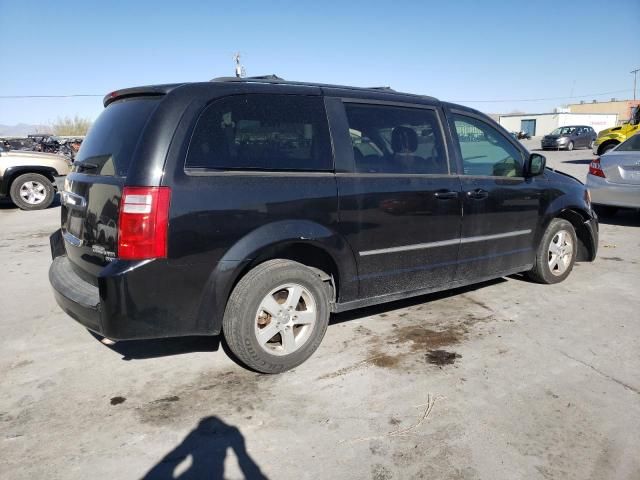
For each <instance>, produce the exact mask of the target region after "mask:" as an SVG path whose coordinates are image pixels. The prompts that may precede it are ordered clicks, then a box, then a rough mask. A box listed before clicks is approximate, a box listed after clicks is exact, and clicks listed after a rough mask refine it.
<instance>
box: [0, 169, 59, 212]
mask: <svg viewBox="0 0 640 480" xmlns="http://www.w3.org/2000/svg"><path fill="white" fill-rule="evenodd" d="M9 195H10V197H11V201H12V202H13V203H14V204H16V206H17V207H18V208H20V209H21V210H42V209H45V208H47V207H49V205H51V203H52V202H53V199H54V197H55V195H56V189H55V188H54V186H53V184H52V183H51V180H49V179H48V178H47V177H45V176H44V175H40V174H39V173H25V174H23V175H20V176H19V177H18V178H16V179H15V180H14V181H13V182H12V183H11V188H10V191H9Z"/></svg>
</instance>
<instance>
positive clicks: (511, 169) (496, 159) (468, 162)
mask: <svg viewBox="0 0 640 480" xmlns="http://www.w3.org/2000/svg"><path fill="white" fill-rule="evenodd" d="M453 120H454V124H455V127H456V133H457V135H458V143H459V145H460V153H461V155H462V167H463V173H464V175H474V176H490V177H522V175H523V164H524V159H523V158H522V154H521V153H520V151H519V150H518V149H517V148H516V147H515V146H514V145H513V144H512V143H511V142H510V141H509V140H507V138H506V137H504V136H503V135H502V134H501V133H500V132H498V130H496V129H495V128H493V127H492V126H491V125H489V124H487V123H484V122H483V121H481V120H477V119H475V118H472V117H467V116H464V115H459V114H454V115H453Z"/></svg>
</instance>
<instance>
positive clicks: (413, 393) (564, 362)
mask: <svg viewBox="0 0 640 480" xmlns="http://www.w3.org/2000/svg"><path fill="white" fill-rule="evenodd" d="M526 144H527V146H528V148H537V146H538V145H539V142H536V141H535V139H534V140H532V141H528V142H526ZM545 155H546V156H547V158H548V163H549V165H550V166H552V167H554V168H558V169H560V170H565V171H567V172H568V173H571V174H573V175H575V176H577V177H578V178H580V179H581V180H584V177H585V175H586V170H587V163H588V161H589V160H590V159H591V158H592V154H591V152H589V151H587V150H576V151H574V152H546V153H545ZM58 221H59V207H54V208H50V209H48V210H46V211H40V212H22V211H19V210H17V209H15V208H13V207H12V206H10V205H8V204H6V203H4V204H2V205H0V262H1V265H2V274H1V275H0V291H1V292H2V294H3V301H2V307H1V312H2V313H1V314H0V338H1V339H2V340H1V342H2V343H1V348H0V378H1V382H2V388H1V389H0V452H2V453H1V454H0V478H2V479H34V478H47V479H58V478H64V479H86V478H92V479H102V478H104V479H113V478H118V479H129V478H131V479H134V478H141V477H143V476H144V475H146V474H147V473H149V478H178V477H180V476H181V475H182V478H186V477H189V478H202V477H205V476H206V478H222V477H223V476H224V478H243V476H244V477H247V478H260V475H263V476H264V477H268V478H272V479H317V478H353V479H375V480H382V479H405V478H425V479H426V478H453V479H518V478H526V479H549V478H562V479H581V480H582V479H605V478H606V479H638V478H640V455H638V452H639V451H640V376H639V375H638V372H639V371H640V355H638V352H639V351H640V340H639V339H640V317H639V316H638V311H639V307H640V301H639V299H638V285H639V284H640V282H639V280H640V265H639V263H640V253H639V252H640V249H639V248H638V247H640V243H639V241H638V238H639V237H638V228H639V227H640V217H639V216H638V215H637V214H636V213H633V212H628V213H625V214H624V215H620V216H618V217H616V218H614V219H606V220H605V222H604V223H603V224H602V225H601V239H600V240H601V243H600V254H599V258H598V259H597V261H596V262H594V263H591V264H579V265H578V266H577V267H576V268H575V269H574V272H573V273H572V275H571V276H570V277H569V279H568V280H567V281H566V282H564V283H562V284H559V285H555V286H542V285H537V284H533V283H529V282H526V281H524V280H522V279H518V278H506V279H500V280H496V281H492V282H488V283H484V284H481V285H477V286H474V287H472V288H466V289H458V290H455V291H452V292H447V293H444V294H437V295H429V296H425V297H420V298H417V299H413V300H410V301H404V302H396V303H392V304H388V305H385V306H381V307H375V308H369V309H364V310H358V311H355V312H349V313H347V314H342V315H339V316H336V317H335V318H333V322H332V325H331V326H330V327H329V330H328V333H327V335H326V337H325V340H324V342H323V344H322V345H321V347H320V349H319V350H318V352H317V353H316V354H315V355H314V356H313V357H312V358H311V359H310V360H309V361H308V362H306V363H305V364H303V365H302V366H300V367H298V368H297V369H295V370H294V371H291V372H288V373H285V374H282V375H278V376H263V375H258V374H255V373H252V372H248V371H246V370H243V369H242V368H240V367H238V366H236V365H235V364H234V363H233V362H232V361H231V360H229V358H228V357H227V355H226V354H225V353H224V351H223V349H222V348H219V342H218V341H217V339H215V338H186V339H177V340H163V341H147V342H124V343H120V344H116V345H115V346H113V347H107V346H105V345H103V344H101V343H100V342H98V341H97V340H96V339H95V338H94V337H93V336H91V335H90V334H89V333H87V331H86V330H84V329H83V328H82V327H80V326H79V325H78V324H76V323H75V322H74V321H72V320H71V319H70V318H68V317H67V316H66V315H65V314H63V313H62V312H61V311H60V310H59V308H58V307H57V306H56V304H55V302H54V300H53V297H52V295H51V292H50V288H49V285H48V280H47V269H48V267H49V263H50V256H49V247H48V235H49V233H50V232H52V231H53V230H54V229H55V228H56V226H57V224H58ZM434 352H436V353H434ZM438 352H440V353H438ZM443 352H444V353H443Z"/></svg>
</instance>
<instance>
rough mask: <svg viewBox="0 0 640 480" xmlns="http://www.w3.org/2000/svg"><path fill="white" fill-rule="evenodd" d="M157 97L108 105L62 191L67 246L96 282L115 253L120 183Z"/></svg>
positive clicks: (79, 266)
mask: <svg viewBox="0 0 640 480" xmlns="http://www.w3.org/2000/svg"><path fill="white" fill-rule="evenodd" d="M159 102H160V100H159V97H138V98H132V99H126V100H120V101H116V102H114V103H112V104H110V105H109V106H108V107H107V108H106V109H105V110H104V111H103V112H102V114H101V115H100V116H99V117H98V119H97V120H96V121H95V123H94V124H93V126H92V127H91V130H90V132H89V134H88V136H87V138H86V139H85V140H84V142H83V143H82V147H81V148H80V150H79V152H78V154H77V156H76V160H75V162H74V167H73V170H72V172H71V173H70V174H69V175H68V176H67V178H66V181H65V188H64V191H63V192H62V194H61V201H62V234H63V238H64V240H65V250H66V252H67V255H68V257H69V259H70V260H71V262H72V263H73V264H74V265H75V266H76V267H77V271H78V273H79V274H81V275H82V274H83V273H84V274H86V275H84V276H85V278H86V279H87V280H88V281H92V282H94V283H95V281H96V280H95V278H96V276H97V275H98V273H99V272H100V270H101V269H102V268H104V266H105V265H106V264H107V263H108V262H109V261H111V260H112V259H114V258H115V257H116V255H117V252H116V250H117V244H118V212H119V204H120V197H121V194H122V188H123V186H124V183H125V180H126V178H127V175H128V173H129V169H130V167H131V166H132V162H133V158H134V157H135V155H136V150H137V148H138V145H139V142H140V138H141V136H142V132H143V130H144V128H145V125H146V124H147V122H148V120H149V118H150V117H151V115H152V114H153V112H154V110H155V109H156V108H157V106H158V104H159Z"/></svg>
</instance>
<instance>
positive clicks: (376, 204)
mask: <svg viewBox="0 0 640 480" xmlns="http://www.w3.org/2000/svg"><path fill="white" fill-rule="evenodd" d="M327 101H328V102H329V103H333V105H332V108H330V110H331V111H332V112H333V114H334V115H333V117H334V118H332V136H333V138H334V148H336V147H337V148H336V177H337V182H338V194H339V215H340V222H339V229H340V232H341V233H342V235H344V237H345V238H346V239H347V240H348V242H349V244H350V246H351V248H352V250H353V253H354V255H355V257H356V259H357V264H358V279H359V285H360V296H361V297H372V296H378V295H385V294H392V293H398V292H404V291H411V290H418V289H422V288H429V287H433V286H435V285H441V284H443V283H447V282H450V281H452V280H453V276H454V274H455V264H456V261H457V257H458V244H459V236H460V215H461V201H460V181H459V179H458V177H457V175H456V174H451V172H450V168H449V162H448V152H447V148H446V142H445V140H444V138H445V137H444V131H443V128H442V127H443V125H442V120H441V115H440V112H439V109H438V108H436V107H431V106H420V105H413V104H398V103H389V102H373V101H362V100H349V99H344V100H342V101H341V100H340V99H335V98H334V99H328V100H327ZM336 102H337V103H336ZM347 135H348V137H347V138H346V139H345V140H344V141H341V139H344V138H345V137H346V136H347Z"/></svg>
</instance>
